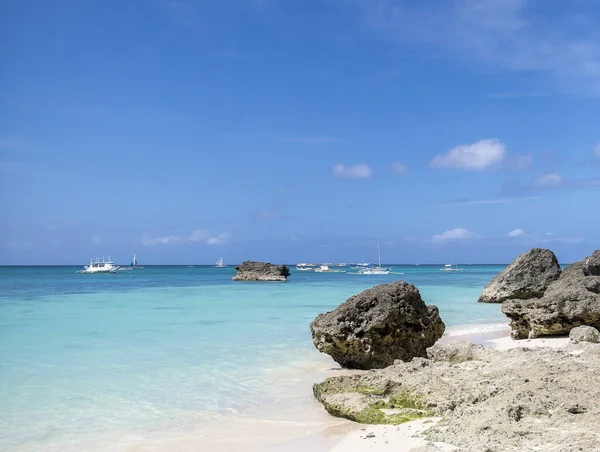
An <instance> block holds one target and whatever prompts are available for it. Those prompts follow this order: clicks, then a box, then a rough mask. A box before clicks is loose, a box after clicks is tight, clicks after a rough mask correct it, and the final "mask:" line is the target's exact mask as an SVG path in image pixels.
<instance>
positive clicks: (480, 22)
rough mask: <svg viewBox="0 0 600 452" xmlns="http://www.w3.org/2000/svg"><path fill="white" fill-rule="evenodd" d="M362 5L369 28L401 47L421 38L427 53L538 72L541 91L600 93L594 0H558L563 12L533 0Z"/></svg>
mask: <svg viewBox="0 0 600 452" xmlns="http://www.w3.org/2000/svg"><path fill="white" fill-rule="evenodd" d="M362 4H363V5H365V8H366V13H367V19H368V21H369V24H370V25H371V27H372V28H374V29H375V30H377V31H379V32H382V33H385V34H386V35H388V36H389V37H390V38H391V39H392V40H393V41H395V42H397V43H398V45H399V46H410V45H412V44H414V42H418V43H422V44H424V46H423V47H424V52H427V51H429V53H431V54H435V55H436V56H437V55H440V54H441V55H443V56H447V57H450V58H454V59H457V60H459V61H462V62H464V64H465V65H468V66H469V67H470V68H472V69H473V70H474V71H477V72H489V71H490V69H496V70H502V71H510V72H516V73H525V74H534V75H535V76H536V81H539V82H538V83H537V84H536V85H535V90H536V92H537V91H539V90H540V89H542V90H544V88H546V89H547V88H553V89H556V88H558V89H559V91H571V92H577V93H582V94H588V95H599V94H600V40H599V39H598V31H597V27H596V26H595V18H594V17H593V15H591V14H590V10H589V5H590V3H589V2H572V3H569V4H567V3H564V4H563V3H561V2H558V3H556V5H557V6H558V10H557V9H556V8H545V9H544V2H534V1H529V0H445V1H441V2H409V1H402V0H382V1H377V2H373V1H364V2H363V3H362ZM534 5H537V6H538V7H536V6H534ZM540 82H541V83H540ZM532 91H533V89H532Z"/></svg>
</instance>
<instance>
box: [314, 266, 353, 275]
mask: <svg viewBox="0 0 600 452" xmlns="http://www.w3.org/2000/svg"><path fill="white" fill-rule="evenodd" d="M315 271H316V272H317V273H346V270H332V269H331V268H329V265H328V264H323V265H321V266H320V267H319V268H315Z"/></svg>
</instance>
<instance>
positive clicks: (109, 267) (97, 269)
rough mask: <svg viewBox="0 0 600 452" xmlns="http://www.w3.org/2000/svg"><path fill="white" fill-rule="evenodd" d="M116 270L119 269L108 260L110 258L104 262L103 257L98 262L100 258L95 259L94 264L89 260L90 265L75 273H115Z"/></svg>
mask: <svg viewBox="0 0 600 452" xmlns="http://www.w3.org/2000/svg"><path fill="white" fill-rule="evenodd" d="M118 269H119V267H117V266H116V265H115V264H114V263H113V262H112V261H111V260H110V256H109V258H108V261H105V260H104V257H103V258H102V261H100V258H98V257H97V258H96V262H93V261H92V259H90V265H85V266H84V267H83V270H79V271H78V272H76V273H116V272H117V270H118Z"/></svg>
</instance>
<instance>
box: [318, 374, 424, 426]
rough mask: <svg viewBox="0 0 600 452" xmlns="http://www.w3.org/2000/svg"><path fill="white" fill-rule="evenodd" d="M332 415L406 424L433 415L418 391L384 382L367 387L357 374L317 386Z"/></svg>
mask: <svg viewBox="0 0 600 452" xmlns="http://www.w3.org/2000/svg"><path fill="white" fill-rule="evenodd" d="M313 392H314V395H315V397H316V398H317V400H319V402H321V403H322V404H323V406H324V407H325V409H326V410H327V412H328V413H329V414H331V415H332V416H336V417H342V418H345V419H350V420H351V421H355V422H359V423H361V424H391V425H397V424H403V423H405V422H410V421H414V420H415V419H422V418H426V417H431V416H433V413H431V411H429V410H428V409H427V408H426V404H425V402H424V401H423V399H422V398H421V397H420V396H419V395H418V394H413V393H410V392H408V391H406V390H402V391H400V390H399V388H398V387H395V386H392V387H390V385H388V384H385V383H383V384H382V385H381V387H380V386H379V385H377V386H363V385H361V384H360V382H359V380H358V378H357V376H345V377H337V378H328V379H327V380H325V381H324V382H323V383H317V384H315V385H314V387H313Z"/></svg>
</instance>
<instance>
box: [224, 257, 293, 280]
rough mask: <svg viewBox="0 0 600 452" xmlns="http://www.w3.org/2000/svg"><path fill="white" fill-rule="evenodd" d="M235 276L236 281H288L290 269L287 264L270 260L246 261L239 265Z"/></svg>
mask: <svg viewBox="0 0 600 452" xmlns="http://www.w3.org/2000/svg"><path fill="white" fill-rule="evenodd" d="M235 269H236V270H237V271H238V272H237V274H236V275H235V276H234V277H233V280H234V281H286V280H287V277H288V276H290V269H289V268H288V267H287V266H285V265H274V264H270V263H268V262H254V261H246V262H244V263H243V264H242V265H240V266H239V267H235Z"/></svg>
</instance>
